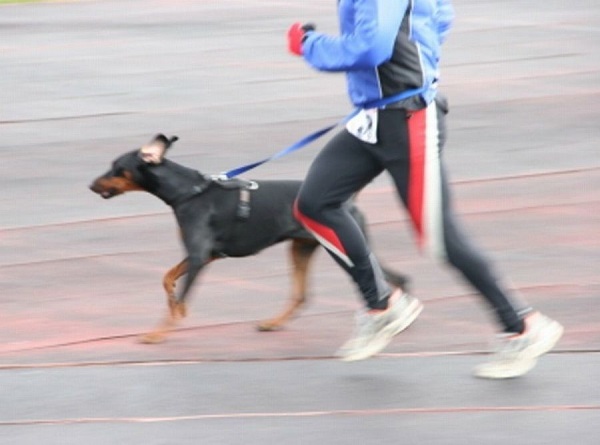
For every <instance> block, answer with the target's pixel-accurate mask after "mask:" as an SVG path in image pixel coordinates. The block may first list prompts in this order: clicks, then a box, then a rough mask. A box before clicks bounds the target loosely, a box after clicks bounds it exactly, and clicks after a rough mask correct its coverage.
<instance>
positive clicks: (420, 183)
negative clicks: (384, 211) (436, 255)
mask: <svg viewBox="0 0 600 445" xmlns="http://www.w3.org/2000/svg"><path fill="white" fill-rule="evenodd" d="M426 111H427V110H426V109H422V110H419V111H415V112H413V113H412V114H411V115H410V117H409V118H408V144H409V146H408V152H409V159H410V168H409V179H408V211H409V213H410V217H411V219H412V222H413V225H414V226H415V229H416V231H417V238H418V242H419V245H421V246H422V244H423V236H424V229H423V222H424V221H423V205H424V193H425V144H426V139H425V129H426V118H425V116H426Z"/></svg>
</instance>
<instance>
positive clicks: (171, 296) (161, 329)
mask: <svg viewBox="0 0 600 445" xmlns="http://www.w3.org/2000/svg"><path fill="white" fill-rule="evenodd" d="M187 270H188V262H187V258H186V259H184V260H183V261H181V262H179V263H178V264H177V265H175V266H174V267H172V268H171V269H169V270H168V272H167V273H166V274H165V276H164V277H163V288H164V289H165V292H166V294H167V306H168V312H167V314H166V315H165V317H164V319H163V320H162V321H161V322H160V323H159V325H158V326H157V327H156V328H155V329H153V330H152V331H151V332H148V333H147V334H144V335H142V336H141V337H140V341H141V342H142V343H161V342H163V341H164V340H165V338H166V336H167V333H168V332H169V331H170V330H171V329H173V328H174V327H175V325H176V324H177V321H178V320H179V319H181V318H183V317H185V315H186V310H185V305H184V304H183V303H178V302H177V299H176V297H175V284H176V282H177V280H178V279H179V278H180V277H182V276H183V275H185V273H186V272H187Z"/></svg>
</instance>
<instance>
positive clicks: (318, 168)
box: [296, 102, 528, 332]
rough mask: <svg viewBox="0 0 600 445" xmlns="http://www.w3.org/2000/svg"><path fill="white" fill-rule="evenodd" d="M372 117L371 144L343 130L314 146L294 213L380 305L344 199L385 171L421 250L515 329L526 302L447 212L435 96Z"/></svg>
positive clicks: (370, 302)
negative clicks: (504, 284) (419, 105)
mask: <svg viewBox="0 0 600 445" xmlns="http://www.w3.org/2000/svg"><path fill="white" fill-rule="evenodd" d="M378 117H379V123H378V128H377V139H378V141H377V143H376V144H369V143H366V142H363V141H361V140H359V139H358V138H356V137H354V136H353V135H351V134H350V133H348V132H347V131H346V130H345V129H344V130H342V131H341V132H339V133H338V134H337V135H336V136H334V137H333V138H332V139H331V140H330V142H329V143H328V144H327V145H326V146H325V147H324V149H323V150H322V151H321V152H320V153H319V155H318V156H317V157H316V159H315V160H314V162H313V164H312V165H311V167H310V169H309V172H308V174H307V176H306V179H305V181H304V184H303V186H302V188H301V190H300V193H299V195H298V199H297V202H296V217H297V218H298V219H299V220H300V221H301V222H302V223H303V224H304V225H305V226H306V227H307V228H308V229H309V230H310V231H311V232H312V233H314V234H315V236H316V237H317V238H318V239H319V241H320V242H321V243H322V244H323V245H324V246H325V247H326V248H327V250H328V251H329V252H330V254H331V255H332V256H333V258H334V259H335V260H336V261H337V262H338V263H339V264H340V265H341V266H342V267H343V268H344V269H345V270H346V271H347V272H348V273H349V274H350V276H351V277H352V279H353V280H354V281H355V283H356V284H357V286H358V288H359V290H360V292H361V294H362V296H363V297H364V299H365V302H366V304H367V306H368V307H370V308H381V307H385V306H386V305H387V297H388V296H389V294H390V288H389V286H388V285H387V283H386V282H385V281H384V279H383V275H382V273H381V269H380V266H379V265H378V263H377V261H375V259H374V257H373V255H372V254H371V252H370V251H369V248H368V247H367V244H366V242H365V239H364V237H363V235H362V233H361V231H360V229H359V227H358V226H357V224H356V223H355V221H354V220H353V219H352V217H351V216H350V215H349V213H348V211H347V209H346V207H345V205H344V203H345V202H346V201H347V200H348V199H350V198H351V196H352V195H353V194H354V193H356V192H357V191H359V190H360V189H361V188H363V187H364V186H366V185H367V184H368V183H369V182H371V181H372V180H373V179H374V178H375V177H376V176H378V175H379V174H380V173H381V172H382V171H384V170H386V171H387V172H388V173H389V174H390V175H391V177H392V179H393V181H394V184H395V186H396V189H397V191H398V194H399V196H400V199H401V201H402V203H403V205H404V206H405V208H406V209H407V210H408V212H409V214H410V218H411V221H412V224H413V227H414V229H415V233H416V237H417V241H418V243H419V245H420V246H421V247H422V249H424V250H426V251H427V252H428V253H429V254H431V255H433V256H434V257H436V258H440V259H443V260H445V261H447V262H448V263H449V264H451V265H452V266H454V267H455V268H456V269H458V270H459V271H460V272H461V273H462V275H463V276H464V277H465V278H466V280H467V281H468V282H470V283H471V284H472V285H473V286H474V287H475V289H477V290H478V291H479V293H480V294H481V295H482V296H483V297H484V298H485V299H486V301H487V302H488V303H489V304H490V305H491V306H492V308H493V309H494V310H495V313H496V315H497V316H498V319H499V321H500V322H501V323H502V324H503V325H504V328H505V330H506V331H509V332H518V331H521V330H522V329H523V322H522V315H523V314H524V313H525V312H527V310H528V309H527V308H526V307H525V306H523V305H520V306H516V303H515V302H513V301H511V299H512V297H509V295H508V294H507V291H506V290H505V289H503V288H501V287H500V285H499V281H498V279H497V277H496V276H495V275H494V273H493V271H492V269H491V267H490V265H489V264H488V262H487V260H486V259H485V258H484V257H483V255H482V254H481V253H480V252H479V251H478V249H476V248H475V247H474V246H473V245H472V244H471V242H470V241H469V240H468V239H467V237H466V236H465V235H464V234H463V232H462V230H461V229H460V227H459V224H458V222H457V220H456V218H455V216H454V215H453V211H452V207H451V199H450V194H449V189H448V181H447V178H446V173H445V170H444V167H443V162H442V159H441V156H440V154H441V147H443V144H444V139H445V126H444V113H443V112H441V111H440V110H439V109H438V108H437V105H436V103H435V102H434V103H432V104H430V105H429V106H428V107H427V108H425V109H422V110H419V111H413V112H408V111H406V110H402V109H386V110H380V111H379V116H378Z"/></svg>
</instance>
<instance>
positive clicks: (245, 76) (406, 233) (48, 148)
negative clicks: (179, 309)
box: [0, 0, 600, 445]
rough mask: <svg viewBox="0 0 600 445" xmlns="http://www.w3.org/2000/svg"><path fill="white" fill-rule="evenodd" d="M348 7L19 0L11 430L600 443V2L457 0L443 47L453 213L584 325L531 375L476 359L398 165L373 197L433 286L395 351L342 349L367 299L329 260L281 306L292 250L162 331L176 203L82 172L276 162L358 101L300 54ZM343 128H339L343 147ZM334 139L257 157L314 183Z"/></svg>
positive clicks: (32, 438)
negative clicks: (402, 197) (399, 179)
mask: <svg viewBox="0 0 600 445" xmlns="http://www.w3.org/2000/svg"><path fill="white" fill-rule="evenodd" d="M334 7H335V5H334V2H323V1H320V0H306V1H303V2H287V1H286V2H284V1H267V0H264V1H260V0H239V1H226V2H224V1H222V0H206V1H184V0H178V1H175V0H171V1H167V0H164V1H158V0H147V1H141V0H119V1H116V0H112V1H110V0H107V1H74V2H73V1H71V2H51V3H36V4H22V5H9V6H2V7H0V69H1V73H2V76H0V131H1V133H0V177H1V178H2V180H1V184H2V194H1V195H0V286H1V290H2V293H1V296H0V338H1V341H0V402H1V403H0V444H2V445H4V444H39V443H43V444H81V443H86V444H89V445H93V444H108V443H110V444H138V443H139V444H142V443H143V444H187V443H190V444H191V443H203V444H258V443H260V444H265V443H289V444H320V443H327V444H348V443H365V444H368V443H390V444H391V443H406V444H417V443H419V444H463V443H465V441H467V440H469V439H474V440H476V441H478V442H479V443H485V444H505V443H518V444H549V443H553V444H578V445H587V444H596V443H597V442H598V439H597V437H598V434H599V433H600V388H599V387H598V383H597V378H598V374H599V372H600V311H599V310H598V307H599V299H600V280H599V279H598V272H599V264H600V249H599V247H600V192H599V190H600V157H599V156H598V146H599V143H600V126H598V116H599V115H600V86H599V81H600V62H599V61H600V46H599V45H598V41H599V37H600V31H599V30H600V4H599V3H598V2H596V1H594V0H573V1H571V2H568V4H567V2H562V1H558V0H531V1H528V2H521V1H508V0H489V1H483V0H477V1H476V0H455V7H456V10H457V20H456V26H455V29H454V31H453V33H452V35H451V37H450V40H449V41H448V43H447V45H446V48H445V53H444V61H443V79H442V87H443V88H442V89H443V91H444V92H445V93H446V95H448V96H449V98H450V101H451V113H450V116H449V126H450V140H449V144H448V147H447V149H446V153H445V156H446V161H447V163H448V165H449V168H450V171H451V175H452V182H453V183H454V184H455V189H454V190H455V192H454V194H455V201H456V208H457V211H458V212H459V214H460V216H461V218H462V219H463V221H464V223H465V225H466V227H467V228H468V229H469V230H470V231H471V232H472V235H473V238H475V240H476V241H477V242H478V243H479V244H480V245H481V246H483V247H484V248H485V249H486V251H487V253H488V255H489V256H490V257H492V259H493V260H494V262H495V263H496V267H497V268H498V269H499V270H501V271H502V273H503V274H504V275H506V277H507V280H510V281H509V283H510V285H511V286H512V287H513V288H515V289H517V290H518V292H519V293H520V294H521V295H522V296H523V297H524V298H525V299H527V300H528V301H530V302H531V303H532V304H533V305H534V306H536V307H537V308H539V309H540V310H542V311H543V312H545V313H547V314H548V315H550V316H552V317H554V318H556V319H558V320H559V321H561V323H563V324H564V325H565V328H566V333H565V336H564V338H563V339H562V340H561V342H560V344H559V345H558V347H557V348H556V350H555V351H554V352H552V353H551V354H549V355H548V356H546V357H544V358H543V359H542V360H540V363H539V365H538V367H537V368H535V369H534V370H533V371H532V372H531V373H530V374H529V375H527V376H525V377H524V378H521V379H517V380H511V381H503V382H488V381H481V380H477V379H474V378H472V377H471V376H470V372H471V368H472V367H473V366H474V365H475V364H476V363H478V362H480V361H482V360H485V356H484V353H485V352H486V351H487V350H488V341H489V339H490V338H491V336H493V333H494V331H495V325H494V323H493V320H492V318H491V316H490V314H489V312H488V311H487V308H486V307H485V306H484V305H483V304H482V303H481V302H480V300H478V298H477V296H476V295H474V294H473V292H472V290H471V289H470V288H468V287H467V286H466V285H464V283H462V282H461V281H460V280H459V279H458V277H457V276H456V275H455V274H454V273H453V272H451V271H449V270H447V269H445V268H440V267H439V266H438V265H436V264H434V262H433V261H431V260H429V259H427V258H425V257H422V256H420V255H419V253H418V252H417V250H416V249H415V247H414V244H413V241H412V239H411V233H410V228H409V225H408V222H407V219H406V216H405V215H404V214H403V213H402V211H401V210H400V209H399V207H398V205H397V202H396V199H395V198H394V194H393V192H392V189H391V186H390V182H389V181H388V179H387V178H386V177H385V176H382V177H381V178H378V179H377V180H376V181H375V182H374V183H373V184H371V185H370V186H369V187H368V188H367V189H366V190H365V191H364V192H363V193H362V194H361V196H360V197H359V204H360V206H361V208H363V209H364V211H365V212H366V213H367V215H368V218H369V221H370V230H371V236H372V238H373V242H374V246H375V249H376V251H377V253H378V255H379V256H380V257H381V258H382V260H383V261H385V262H386V264H388V265H389V266H391V267H394V268H396V269H398V270H402V271H405V272H406V273H409V274H410V275H411V276H412V278H413V291H414V293H415V294H416V295H417V296H419V297H420V298H421V299H422V300H423V301H424V303H425V306H426V308H425V311H424V313H423V315H422V317H421V318H420V319H419V321H418V322H417V323H416V324H415V325H414V326H413V327H411V329H409V330H408V331H407V332H406V333H404V334H402V336H400V337H398V338H397V339H396V340H395V341H394V342H393V343H392V344H391V345H390V347H389V348H388V349H387V350H386V352H385V353H384V354H381V355H380V356H378V357H376V358H373V359H371V360H368V361H365V362H361V363H357V364H344V363H341V362H338V361H337V360H335V359H334V358H333V351H335V349H336V348H337V347H338V346H339V345H340V344H341V343H342V342H343V341H344V340H345V339H346V338H347V337H348V336H349V335H350V332H351V330H352V324H353V311H354V310H355V309H356V308H357V307H358V304H359V301H358V298H357V295H356V293H355V292H354V290H353V288H352V286H351V285H350V283H349V282H348V279H347V278H346V277H345V276H344V275H343V274H342V273H341V271H340V270H339V269H338V268H337V267H336V266H335V265H334V264H333V263H332V262H331V260H330V259H329V258H328V257H327V256H326V255H325V254H323V253H321V254H320V255H319V257H318V259H317V265H316V267H315V270H314V273H313V274H312V282H311V302H310V304H309V306H308V307H307V308H306V310H305V311H304V312H303V313H302V315H301V316H300V317H299V318H297V319H296V320H294V321H293V322H292V323H291V324H290V325H289V326H288V327H287V328H285V329H284V330H282V331H280V332H275V333H259V332H257V331H255V329H254V326H255V325H256V323H257V322H258V321H259V320H261V319H264V318H266V317H269V316H271V315H273V314H275V313H276V312H277V311H278V310H279V309H280V308H282V307H283V304H284V302H285V300H286V298H287V293H288V276H287V272H288V266H287V263H286V260H287V252H286V249H285V247H284V246H276V247H274V248H271V249H269V250H268V251H265V252H263V253H261V254H259V255H257V256H255V257H253V258H248V259H236V260H233V259H231V260H226V261H221V262H217V263H215V264H214V265H213V266H211V267H210V269H209V270H208V271H207V273H206V274H205V275H204V277H203V280H202V283H201V284H200V285H199V286H197V287H196V288H195V290H194V295H193V298H192V302H191V307H190V314H189V316H188V318H187V319H185V321H184V322H183V323H182V325H181V327H180V328H179V329H178V330H177V331H176V332H175V333H174V334H173V335H172V337H171V338H170V339H169V340H168V341H167V342H165V343H163V344H160V345H154V346H148V345H142V344H139V343H138V342H137V341H136V339H137V336H138V335H139V334H141V333H143V332H146V331H147V330H149V329H150V328H151V327H152V326H153V325H154V324H155V323H156V322H158V320H159V319H160V318H161V316H162V315H163V313H164V311H165V307H164V298H163V296H162V291H161V287H160V282H161V277H162V273H163V272H164V271H165V270H166V269H167V268H169V267H171V266H172V265H173V264H175V263H176V262H177V261H178V260H179V259H180V258H181V255H182V251H181V248H180V245H179V241H178V238H177V229H176V227H175V224H174V221H173V218H172V216H171V214H170V213H169V211H168V209H167V208H166V207H165V206H164V205H163V204H162V203H161V202H159V201H157V200H156V199H154V198H152V197H150V196H147V195H144V194H130V195H126V196H123V197H120V198H118V199H114V200H110V201H103V200H101V199H100V198H98V197H97V196H95V195H94V194H92V193H90V192H89V191H88V190H87V186H88V184H89V183H90V181H91V180H92V179H93V178H94V177H95V176H97V175H99V174H100V173H102V172H103V171H105V170H106V169H107V168H108V165H109V163H110V162H111V160H112V159H113V158H114V157H116V156H117V155H118V154H121V153H122V152H124V151H126V150H130V149H134V148H136V147H139V146H140V145H141V144H143V143H144V142H146V141H147V140H149V139H150V138H151V137H152V136H153V135H154V134H155V133H157V132H164V133H166V134H169V135H171V134H176V135H178V136H179V137H180V138H181V140H180V142H178V143H177V145H176V146H175V147H174V148H173V150H172V152H171V154H170V156H171V157H172V159H174V160H175V161H177V162H180V163H184V164H186V165H189V166H192V167H195V168H197V169H199V170H201V171H203V172H205V173H217V172H220V171H223V170H227V169H229V168H232V167H235V166H238V165H240V164H244V163H247V162H251V161H254V160H257V159H261V158H263V157H266V156H268V155H270V154H272V153H274V152H276V151H278V150H279V149H281V148H283V147H284V146H286V145H288V144H290V143H291V142H293V141H294V140H296V139H299V138H300V137H302V136H303V135H305V134H307V133H308V132H310V131H312V130H315V129H317V128H320V127H323V126H325V125H327V124H330V123H333V122H335V121H336V120H338V119H339V118H341V117H342V116H343V115H345V114H346V113H347V112H349V111H350V106H349V104H348V103H347V99H346V96H345V94H344V88H345V86H344V82H343V78H342V76H338V75H324V74H320V73H316V72H314V71H312V70H311V69H310V68H308V67H306V66H305V65H304V64H303V63H302V62H301V61H300V60H298V59H297V58H294V57H292V56H290V55H288V54H287V53H286V51H285V40H284V34H285V30H286V28H287V26H288V25H289V23H291V22H292V21H296V20H301V21H308V20H312V21H314V22H316V23H317V24H318V26H319V28H320V29H322V30H327V31H330V32H332V33H333V32H335V29H336V25H335V18H334V16H335V14H334ZM326 139H327V137H326V138H325V139H324V140H326ZM321 143H322V142H320V143H318V144H313V146H311V147H309V148H306V149H304V150H303V151H301V152H298V153H296V154H294V155H292V156H290V157H288V158H284V159H281V160H278V161H276V162H273V163H270V164H267V165H265V166H262V167H260V168H259V169H257V170H255V171H253V172H252V174H251V175H248V176H255V177H260V178H302V177H303V175H304V173H305V172H306V169H307V167H308V165H309V163H310V161H311V159H312V158H313V157H314V155H315V153H316V152H317V150H318V147H319V146H320V145H321Z"/></svg>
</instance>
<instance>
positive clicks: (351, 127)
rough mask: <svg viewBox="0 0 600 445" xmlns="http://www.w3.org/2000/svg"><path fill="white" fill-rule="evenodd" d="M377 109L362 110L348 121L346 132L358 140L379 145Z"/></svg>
mask: <svg viewBox="0 0 600 445" xmlns="http://www.w3.org/2000/svg"><path fill="white" fill-rule="evenodd" d="M377 116H378V114H377V108H370V109H368V110H360V111H359V112H358V114H357V115H356V116H354V117H353V118H352V119H350V120H349V121H348V123H347V124H346V130H348V132H349V133H350V134H352V135H354V136H356V137H357V138H358V139H360V140H361V141H363V142H367V143H369V144H376V143H377Z"/></svg>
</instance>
